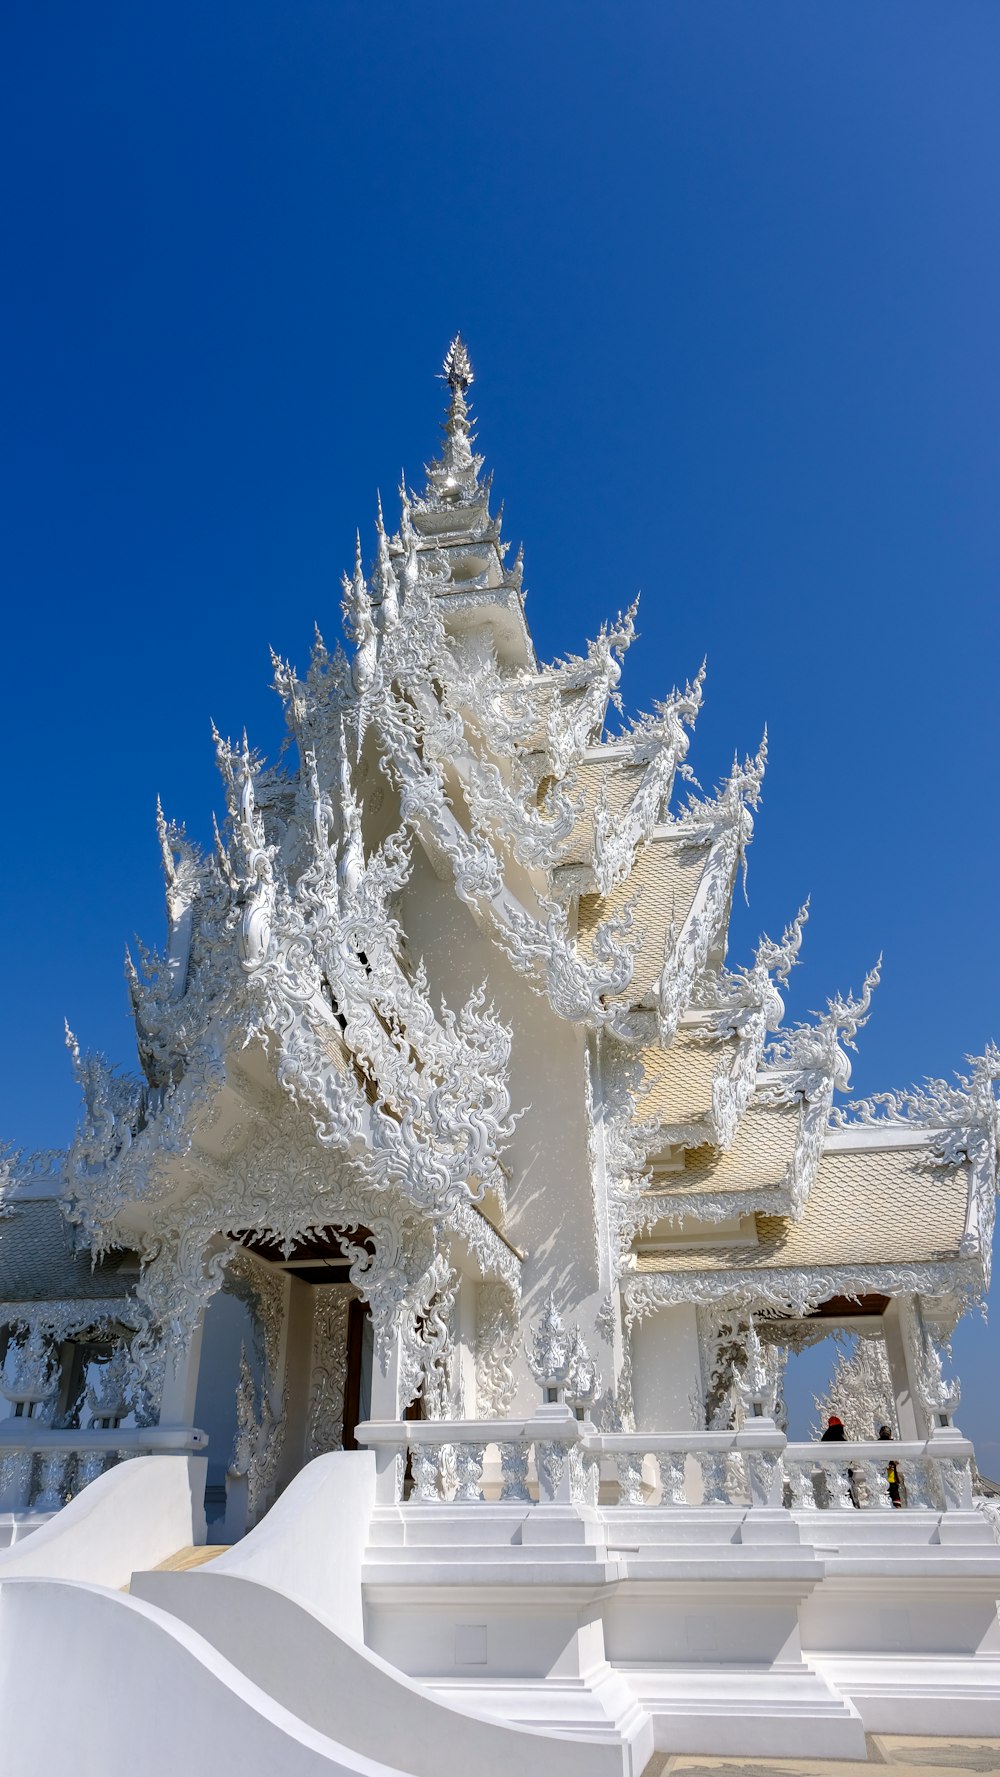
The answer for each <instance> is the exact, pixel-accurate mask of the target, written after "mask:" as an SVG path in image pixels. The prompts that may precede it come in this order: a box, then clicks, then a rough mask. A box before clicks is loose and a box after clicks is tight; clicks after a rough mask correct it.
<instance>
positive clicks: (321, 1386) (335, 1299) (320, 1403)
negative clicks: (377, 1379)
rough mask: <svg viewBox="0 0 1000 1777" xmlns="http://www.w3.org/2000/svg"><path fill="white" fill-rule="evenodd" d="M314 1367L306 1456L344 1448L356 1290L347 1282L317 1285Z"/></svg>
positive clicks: (312, 1370) (309, 1456)
mask: <svg viewBox="0 0 1000 1777" xmlns="http://www.w3.org/2000/svg"><path fill="white" fill-rule="evenodd" d="M312 1298H313V1334H312V1367H311V1370H310V1375H309V1407H308V1411H307V1416H306V1439H305V1457H306V1461H307V1462H308V1461H311V1460H312V1458H313V1457H314V1456H322V1455H324V1454H325V1452H326V1451H327V1450H342V1449H343V1447H344V1390H345V1388H346V1385H347V1321H348V1314H349V1312H350V1306H351V1302H352V1301H354V1300H355V1299H356V1292H355V1291H354V1290H353V1289H351V1288H350V1287H348V1286H345V1285H344V1284H332V1283H331V1284H325V1285H320V1286H318V1287H317V1288H315V1289H314V1290H313V1292H312Z"/></svg>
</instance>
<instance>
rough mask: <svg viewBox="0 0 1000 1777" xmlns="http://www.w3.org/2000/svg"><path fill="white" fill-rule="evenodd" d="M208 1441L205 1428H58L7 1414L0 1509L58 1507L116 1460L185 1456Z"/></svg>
mask: <svg viewBox="0 0 1000 1777" xmlns="http://www.w3.org/2000/svg"><path fill="white" fill-rule="evenodd" d="M207 1445H208V1434H207V1433H206V1432H203V1431H197V1430H195V1429H194V1428H192V1427H185V1426H176V1427H172V1426H159V1425H152V1426H146V1427H143V1428H141V1429H139V1428H137V1427H135V1426H128V1427H125V1426H119V1427H116V1428H113V1429H112V1430H110V1431H56V1430H53V1428H52V1427H51V1426H48V1425H39V1424H38V1423H37V1421H35V1420H32V1419H6V1420H3V1421H0V1512H19V1511H27V1510H29V1509H30V1510H31V1511H35V1512H57V1511H58V1510H59V1508H60V1506H63V1505H65V1503H66V1501H67V1499H70V1498H72V1497H73V1496H74V1495H75V1494H77V1493H79V1492H80V1491H81V1489H82V1488H84V1487H86V1486H87V1485H88V1484H89V1483H90V1482H91V1481H96V1480H97V1477H98V1475H102V1474H103V1473H104V1471H105V1469H107V1468H112V1467H113V1466H114V1464H115V1463H117V1462H125V1461H127V1460H128V1458H129V1457H131V1456H155V1455H180V1456H187V1455H189V1454H190V1453H191V1452H192V1451H202V1450H204V1449H206V1448H207Z"/></svg>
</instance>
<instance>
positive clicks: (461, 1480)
mask: <svg viewBox="0 0 1000 1777" xmlns="http://www.w3.org/2000/svg"><path fill="white" fill-rule="evenodd" d="M485 1460H486V1445H485V1444H456V1445H455V1472H456V1474H457V1476H458V1485H457V1487H456V1488H455V1498H456V1499H457V1500H462V1501H472V1500H481V1499H482V1497H483V1490H482V1487H481V1486H480V1482H481V1481H482V1478H483V1463H484V1462H485Z"/></svg>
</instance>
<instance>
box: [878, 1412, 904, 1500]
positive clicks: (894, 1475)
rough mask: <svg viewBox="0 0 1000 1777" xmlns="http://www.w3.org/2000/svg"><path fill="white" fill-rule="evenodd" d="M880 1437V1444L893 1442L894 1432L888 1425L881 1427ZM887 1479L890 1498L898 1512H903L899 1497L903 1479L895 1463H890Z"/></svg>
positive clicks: (886, 1474)
mask: <svg viewBox="0 0 1000 1777" xmlns="http://www.w3.org/2000/svg"><path fill="white" fill-rule="evenodd" d="M878 1435H879V1441H880V1443H891V1442H892V1431H891V1429H890V1427H889V1426H888V1425H880V1426H879V1428H878ZM885 1478H886V1480H887V1481H888V1483H889V1498H890V1499H891V1500H892V1503H893V1505H894V1506H895V1507H896V1508H897V1510H902V1505H903V1501H902V1500H901V1498H900V1496H899V1487H900V1482H901V1480H902V1478H903V1477H902V1476H901V1474H900V1472H899V1469H898V1468H897V1466H896V1464H895V1463H894V1462H890V1464H889V1467H888V1468H887V1469H886V1471H885Z"/></svg>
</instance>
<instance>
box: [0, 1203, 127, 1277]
mask: <svg viewBox="0 0 1000 1777" xmlns="http://www.w3.org/2000/svg"><path fill="white" fill-rule="evenodd" d="M119 1260H120V1255H119ZM115 1266H116V1258H115V1256H114V1255H112V1257H111V1259H110V1261H106V1262H105V1263H104V1264H103V1265H97V1266H93V1267H92V1265H91V1256H90V1253H89V1252H87V1251H81V1252H75V1251H74V1250H73V1230H72V1228H71V1227H70V1225H69V1223H68V1222H67V1220H66V1218H65V1216H64V1215H63V1212H62V1209H61V1208H60V1205H59V1204H58V1202H57V1201H56V1200H55V1198H51V1197H45V1198H38V1199H35V1200H34V1201H32V1200H26V1201H24V1202H21V1203H19V1202H18V1201H17V1199H16V1198H15V1200H14V1201H13V1202H12V1203H9V1204H8V1206H7V1209H6V1211H5V1213H4V1214H3V1215H2V1216H0V1303H3V1302H61V1301H64V1300H74V1301H81V1300H82V1301H108V1300H109V1299H111V1298H113V1297H115V1296H127V1295H129V1293H130V1284H131V1281H132V1280H131V1279H130V1278H128V1277H123V1276H122V1275H121V1274H120V1273H119V1272H118V1271H117V1270H116V1268H115Z"/></svg>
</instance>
